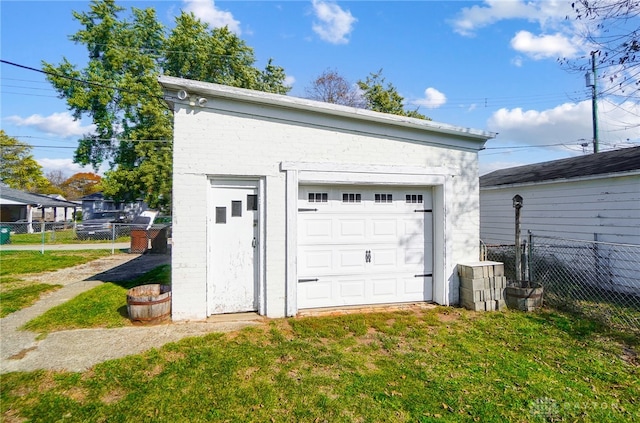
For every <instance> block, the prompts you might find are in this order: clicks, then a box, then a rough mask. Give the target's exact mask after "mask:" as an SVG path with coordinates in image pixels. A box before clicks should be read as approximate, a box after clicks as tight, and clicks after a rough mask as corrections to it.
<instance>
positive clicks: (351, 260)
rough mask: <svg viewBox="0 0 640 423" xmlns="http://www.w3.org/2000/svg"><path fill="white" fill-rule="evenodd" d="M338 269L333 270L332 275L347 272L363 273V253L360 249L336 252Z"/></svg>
mask: <svg viewBox="0 0 640 423" xmlns="http://www.w3.org/2000/svg"><path fill="white" fill-rule="evenodd" d="M338 257H339V263H340V267H338V268H336V269H333V273H338V274H339V273H342V272H345V271H346V272H348V271H354V270H357V271H364V269H365V264H366V263H365V252H364V250H363V249H362V248H356V249H340V250H338Z"/></svg>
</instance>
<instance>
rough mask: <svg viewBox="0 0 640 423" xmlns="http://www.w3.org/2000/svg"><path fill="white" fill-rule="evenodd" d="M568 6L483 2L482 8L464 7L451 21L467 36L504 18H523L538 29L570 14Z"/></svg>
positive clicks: (556, 0) (552, 1)
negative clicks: (537, 25)
mask: <svg viewBox="0 0 640 423" xmlns="http://www.w3.org/2000/svg"><path fill="white" fill-rule="evenodd" d="M570 10H571V6H570V4H569V2H567V1H563V0H548V1H529V2H527V1H524V0H485V2H484V4H482V5H474V6H472V7H465V8H463V9H462V10H461V11H460V13H459V14H458V17H457V18H456V19H454V20H453V21H452V25H453V28H454V31H455V32H457V33H459V34H461V35H466V36H470V35H473V34H474V32H475V31H476V30H477V29H480V28H483V27H486V26H489V25H492V24H494V23H496V22H499V21H502V20H507V19H524V20H527V21H529V22H537V23H539V24H540V26H542V27H545V26H549V25H552V26H553V25H556V24H558V23H559V22H561V21H563V20H565V17H566V16H567V15H569V12H570Z"/></svg>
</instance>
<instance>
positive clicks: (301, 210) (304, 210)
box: [298, 209, 318, 212]
mask: <svg viewBox="0 0 640 423" xmlns="http://www.w3.org/2000/svg"><path fill="white" fill-rule="evenodd" d="M298 211H299V212H306V211H318V209H298Z"/></svg>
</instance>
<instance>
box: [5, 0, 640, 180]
mask: <svg viewBox="0 0 640 423" xmlns="http://www.w3.org/2000/svg"><path fill="white" fill-rule="evenodd" d="M118 4H119V5H121V6H124V7H126V8H127V11H126V12H125V15H127V16H128V11H129V10H130V8H131V7H138V8H145V7H153V8H155V9H156V11H157V14H158V16H159V18H160V19H161V20H162V21H163V23H164V24H165V26H167V27H169V28H170V27H173V22H174V18H175V16H177V15H178V14H179V13H180V10H189V11H192V12H194V13H195V14H196V15H197V16H199V17H200V18H201V19H202V20H204V21H206V22H208V23H209V24H210V25H212V26H224V25H227V26H228V27H229V28H230V29H231V30H233V31H234V32H236V33H237V34H238V35H239V36H240V37H241V38H242V39H243V40H245V42H246V43H247V45H249V46H250V47H252V48H253V49H254V51H255V56H256V58H257V63H256V65H257V66H258V67H260V68H262V67H263V66H264V65H265V64H266V62H267V61H268V60H269V58H272V59H273V60H274V63H275V64H277V65H280V66H282V67H284V69H285V71H286V73H287V80H288V82H289V83H290V84H291V86H292V90H291V92H290V93H289V95H292V96H298V97H304V96H305V87H307V86H309V84H310V83H311V81H312V80H313V79H314V78H315V77H317V76H318V75H320V74H321V73H322V72H323V71H324V70H326V69H332V70H336V71H338V73H340V74H341V75H343V76H344V77H345V78H346V79H347V80H349V81H350V82H352V83H355V82H356V81H357V80H359V79H365V78H366V76H367V75H368V74H369V73H371V72H376V71H378V70H380V69H382V70H383V75H384V76H385V78H386V80H387V82H391V83H392V84H393V85H395V87H396V88H397V89H398V91H399V92H400V93H401V94H402V96H403V97H404V98H405V100H406V102H407V107H410V108H419V110H420V112H421V113H423V114H425V115H427V116H429V117H431V118H432V119H433V120H434V121H438V122H444V123H448V124H453V125H457V126H461V127H470V128H475V129H483V130H487V131H492V132H496V133H498V135H497V137H496V138H495V139H492V140H490V141H489V142H488V143H487V145H486V147H487V148H486V150H484V151H482V152H480V169H481V173H486V172H488V171H491V170H495V169H499V168H504V167H510V166H516V165H521V164H528V163H535V162H540V161H545V160H553V159H558V158H565V157H571V156H575V155H578V154H584V151H585V150H586V151H590V149H591V140H592V138H593V133H592V120H591V90H590V88H587V87H586V86H585V77H584V73H581V72H570V71H569V70H568V69H567V68H565V67H562V66H561V65H560V64H559V63H558V60H557V59H558V58H560V57H568V58H573V59H576V60H583V61H584V60H585V59H584V58H586V57H589V51H590V49H592V46H589V45H588V43H586V42H585V40H584V39H583V38H582V37H581V35H580V34H582V33H583V30H584V28H583V27H582V25H585V22H576V21H575V20H573V19H565V18H566V16H567V15H570V16H571V15H572V11H571V8H570V4H571V2H570V1H564V0H559V1H553V0H541V1H520V0H491V1H478V2H467V1H324V0H309V1H215V2H214V1H212V0H184V1H180V0H175V1H170V0H164V1H157V0H156V1H119V2H118ZM88 7H89V2H88V1H86V0H82V1H80V0H76V1H30V0H21V1H13V0H2V1H1V2H0V17H1V50H0V57H1V58H2V59H3V60H6V61H10V62H14V63H18V64H21V65H25V66H29V67H34V68H40V67H41V62H42V61H43V60H45V61H48V62H52V63H59V62H60V61H61V60H62V58H63V57H66V58H67V59H69V60H70V61H71V62H72V63H76V64H78V65H79V66H83V64H84V63H85V61H86V58H87V55H86V52H85V50H84V47H83V46H80V45H75V44H73V43H72V42H71V41H69V39H68V37H69V35H71V34H73V33H75V32H76V31H77V30H78V29H79V28H80V27H79V25H78V23H77V22H76V21H74V20H73V18H72V11H73V10H76V11H85V10H88ZM627 24H628V25H631V27H634V26H635V27H638V26H640V23H639V22H638V19H637V18H636V20H635V21H632V22H628V23H627ZM581 58H582V59H581ZM608 70H609V71H612V69H608ZM0 72H1V73H0V82H1V84H0V94H1V105H0V125H1V127H2V129H4V130H5V132H6V133H7V134H8V135H10V136H13V137H16V138H18V139H20V140H22V141H25V142H28V143H29V144H31V145H33V146H34V149H33V154H34V156H35V158H36V159H37V160H38V161H39V163H40V164H41V165H42V166H43V168H44V171H45V173H47V172H50V171H52V170H61V171H63V172H64V173H65V174H66V175H67V176H71V175H72V174H73V173H75V172H78V171H81V169H80V167H79V166H77V165H75V164H73V163H72V158H73V147H74V146H75V145H76V140H77V139H78V138H79V137H80V136H81V135H82V134H83V133H86V132H88V131H90V130H91V127H90V126H89V125H90V123H91V122H90V121H87V120H83V121H73V119H72V118H71V116H70V114H69V113H68V111H67V108H66V104H65V102H64V101H63V100H61V99H58V98H57V97H56V93H55V91H53V89H52V88H51V86H50V85H48V83H47V82H46V80H45V78H44V75H42V74H40V73H37V72H33V71H30V70H25V69H21V68H18V67H15V66H10V65H7V64H1V65H0ZM635 78H636V79H637V78H638V76H637V74H636V75H635ZM619 81H620V80H618V82H619ZM598 85H599V91H601V92H602V95H601V96H600V98H601V100H600V102H599V103H598V108H599V114H598V122H599V137H600V142H601V147H600V148H601V151H605V150H609V149H614V148H621V147H626V146H633V145H636V146H637V145H640V105H639V103H640V101H639V99H638V92H637V91H636V92H635V94H634V95H631V96H629V92H630V91H629V89H630V87H629V86H626V85H624V84H623V89H624V91H621V90H620V89H619V87H617V86H616V85H615V84H611V83H610V82H609V80H608V79H607V78H602V79H599V80H598ZM583 143H588V147H586V148H584V147H582V146H581V144H583ZM86 170H88V169H85V171H86ZM103 170H104V168H103Z"/></svg>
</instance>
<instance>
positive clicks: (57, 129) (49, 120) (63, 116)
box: [6, 112, 95, 138]
mask: <svg viewBox="0 0 640 423" xmlns="http://www.w3.org/2000/svg"><path fill="white" fill-rule="evenodd" d="M6 120H8V121H9V122H11V123H13V124H14V125H17V126H26V127H30V128H35V129H37V130H39V131H41V132H44V133H46V134H49V135H56V136H59V137H63V138H67V137H73V136H79V135H83V134H86V133H89V132H93V130H94V128H95V126H94V125H87V126H82V122H80V121H79V120H75V119H74V118H73V116H71V114H70V113H68V112H63V113H53V114H51V115H49V116H40V115H38V114H36V115H31V116H29V117H26V118H22V117H20V116H9V117H7V118H6Z"/></svg>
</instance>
